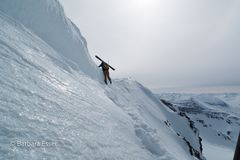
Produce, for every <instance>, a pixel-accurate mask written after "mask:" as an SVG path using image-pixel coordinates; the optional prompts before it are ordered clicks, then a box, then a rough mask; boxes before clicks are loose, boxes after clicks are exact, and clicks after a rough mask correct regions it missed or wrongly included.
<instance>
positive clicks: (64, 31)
mask: <svg viewBox="0 0 240 160" xmlns="http://www.w3.org/2000/svg"><path fill="white" fill-rule="evenodd" d="M0 3H1V4H0V10H1V11H2V12H4V13H5V14H7V15H8V16H11V17H13V18H14V19H15V20H17V21H19V22H20V23H21V24H23V25H25V26H26V27H27V28H28V29H30V30H31V31H33V32H34V33H35V34H36V35H37V36H38V37H40V38H41V39H42V40H44V41H45V42H46V43H48V45H50V46H51V47H52V48H54V49H55V50H56V51H57V52H58V53H60V54H62V55H63V56H65V57H67V58H68V59H66V60H65V61H67V62H68V64H69V65H71V67H72V68H74V69H75V70H79V69H81V70H82V71H83V72H84V73H85V74H87V75H90V76H91V77H92V78H95V79H96V78H97V75H98V74H97V70H96V65H95V64H94V63H93V61H92V59H91V58H90V56H89V53H88V49H87V43H86V40H85V39H84V38H83V37H82V35H81V33H80V31H79V29H78V28H77V27H76V26H75V25H74V24H73V23H72V22H71V21H70V20H69V19H68V18H66V17H65V14H64V10H63V8H62V6H61V5H60V3H59V2H58V1H57V0H1V2H0Z"/></svg>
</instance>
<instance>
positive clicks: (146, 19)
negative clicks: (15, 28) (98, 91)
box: [60, 0, 240, 88]
mask: <svg viewBox="0 0 240 160" xmlns="http://www.w3.org/2000/svg"><path fill="white" fill-rule="evenodd" d="M60 2H61V3H62V4H63V5H64V8H65V12H66V14H67V15H68V16H69V17H70V18H71V19H72V21H73V22H74V23H75V24H76V25H77V26H78V27H79V28H80V30H81V32H82V34H83V36H84V37H85V38H86V39H87V42H88V48H89V51H90V53H91V55H92V56H93V55H95V54H98V55H99V56H100V57H102V58H103V59H105V60H107V61H110V64H111V65H112V66H114V67H116V69H117V71H116V72H112V77H113V78H116V77H133V78H134V79H136V80H138V81H140V82H142V83H143V84H145V85H147V86H148V87H150V88H161V87H164V88H166V87H191V86H194V87H200V86H217V85H224V86H226V85H240V74H239V73H240V64H239V60H240V17H239V16H240V9H239V8H240V1H239V0H200V1H196V0H60ZM96 62H97V61H96Z"/></svg>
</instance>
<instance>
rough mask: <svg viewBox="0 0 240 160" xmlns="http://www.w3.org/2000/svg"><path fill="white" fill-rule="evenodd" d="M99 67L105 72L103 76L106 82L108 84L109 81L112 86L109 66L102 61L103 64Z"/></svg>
mask: <svg viewBox="0 0 240 160" xmlns="http://www.w3.org/2000/svg"><path fill="white" fill-rule="evenodd" d="M98 67H102V71H103V75H104V82H105V83H106V84H107V79H108V80H109V82H110V83H111V84H112V80H111V78H110V76H109V66H108V64H107V63H105V62H104V61H102V63H101V64H100V65H99V66H98Z"/></svg>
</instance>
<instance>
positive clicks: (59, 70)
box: [0, 0, 239, 160]
mask: <svg viewBox="0 0 240 160" xmlns="http://www.w3.org/2000/svg"><path fill="white" fill-rule="evenodd" d="M46 17H47V18H46ZM0 24H1V26H0V128H1V129H0V159H4V160H7V159H16V160H22V159H24V160H35V159H36V160H37V159H59V160H61V159H62V160H65V159H76V160H79V159H80V160H196V159H199V160H205V159H206V158H205V155H206V157H207V156H208V157H211V156H210V154H211V153H210V152H206V151H205V148H204V147H205V146H206V147H207V142H209V144H211V146H208V147H207V148H208V149H211V150H215V148H214V146H213V145H212V144H213V142H218V143H216V144H217V145H222V146H226V148H227V149H229V153H230V154H231V153H232V151H233V146H234V142H235V141H236V140H235V138H236V135H237V130H238V128H239V126H238V124H237V122H239V121H238V119H237V118H238V117H239V114H238V115H235V114H234V113H233V110H230V109H229V108H230V107H229V105H230V101H231V103H234V104H235V103H237V102H236V101H234V100H232V99H231V97H225V96H224V97H222V98H223V99H224V98H225V99H226V100H228V101H229V103H223V101H216V100H215V99H213V100H212V99H210V100H208V99H204V100H206V101H207V102H209V103H208V105H206V107H207V109H209V110H210V109H211V111H212V110H213V109H214V108H216V107H214V106H216V105H217V107H219V106H220V107H222V108H224V111H225V112H224V113H226V114H228V115H225V114H224V115H223V116H227V118H226V117H224V120H227V119H229V120H230V121H231V123H233V124H234V125H232V127H230V126H229V125H228V124H229V123H230V122H229V121H228V122H227V123H226V124H225V123H224V127H223V128H221V126H222V124H221V122H220V121H217V120H213V122H212V123H211V124H212V125H213V124H214V126H213V127H212V129H211V130H210V129H209V130H210V131H206V132H205V131H204V132H202V130H203V127H202V125H203V124H202V122H201V121H199V122H200V123H196V121H197V120H198V119H196V117H192V114H190V113H189V112H186V110H184V109H185V108H186V107H185V108H184V106H185V104H187V105H188V104H195V103H197V102H195V101H194V103H192V102H191V103H185V104H182V105H183V110H181V108H179V107H177V106H176V105H177V104H175V101H174V103H173V102H172V101H170V99H169V97H171V95H167V96H165V101H163V100H162V96H160V97H161V98H159V95H157V96H156V95H154V94H153V93H152V92H151V91H150V90H148V89H147V88H145V87H144V86H142V85H141V84H140V83H138V82H136V81H134V80H131V79H115V80H113V84H112V85H108V86H107V85H105V84H103V80H102V75H101V74H102V73H101V71H100V70H98V68H97V66H96V65H95V64H94V63H93V62H92V60H91V58H90V56H89V54H88V51H87V45H86V41H85V40H84V38H83V37H82V36H81V34H80V32H79V30H78V29H77V28H76V26H75V25H74V24H73V23H72V22H71V21H70V20H69V19H68V18H66V17H65V14H64V11H63V9H62V7H61V5H60V4H59V2H58V1H57V0H41V1H39V0H21V1H19V0H11V1H9V0H2V1H1V2H0ZM70 52H71V53H70ZM221 96H222V95H221ZM166 97H167V98H166ZM201 97H202V96H200V98H201ZM200 98H199V99H200ZM174 99H175V98H174ZM167 101H169V102H167ZM199 101H200V100H199ZM177 102H178V101H176V103H177ZM203 102H204V104H205V103H207V102H205V101H203ZM199 106H201V107H202V106H204V105H202V104H201V105H200V104H199ZM190 107H191V106H190ZM201 107H200V108H201ZM204 107H205V106H204ZM203 110H204V111H205V109H203ZM222 110H223V109H221V110H219V109H217V111H218V112H220V111H222ZM234 110H238V107H237V106H236V107H235V108H234ZM194 111H195V110H194ZM204 113H205V112H204ZM202 116H204V115H202ZM199 120H200V119H199ZM201 120H202V119H201ZM204 120H205V119H204ZM215 121H216V122H215ZM215 124H218V125H216V127H217V128H215ZM207 125H209V124H207ZM237 127H238V128H237ZM226 129H228V130H229V131H230V133H229V135H226V133H225V132H224V131H225V130H226ZM212 130H214V131H212ZM217 131H218V132H217ZM204 133H206V134H204ZM208 133H210V135H208ZM215 133H219V134H220V136H218V139H215V138H216V137H217V136H216V135H215ZM211 137H213V138H214V139H211ZM205 138H206V139H205ZM224 138H226V139H227V140H226V139H224ZM228 138H230V139H231V140H228ZM211 147H212V148H211ZM217 148H218V149H219V150H218V151H220V148H221V149H223V151H224V152H225V151H226V150H224V147H219V146H217ZM214 153H216V151H215V152H214ZM222 154H225V153H222ZM230 154H228V155H230ZM228 155H227V156H228ZM209 159H210V158H209ZM210 160H211V159H210Z"/></svg>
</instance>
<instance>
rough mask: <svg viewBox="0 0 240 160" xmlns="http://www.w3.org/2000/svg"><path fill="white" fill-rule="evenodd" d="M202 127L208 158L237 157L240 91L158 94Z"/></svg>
mask: <svg viewBox="0 0 240 160" xmlns="http://www.w3.org/2000/svg"><path fill="white" fill-rule="evenodd" d="M158 97H159V100H160V101H162V102H163V103H165V104H166V105H167V106H169V107H170V108H173V109H174V110H176V111H178V112H180V113H184V114H186V115H187V116H188V117H189V119H190V120H191V121H192V123H193V124H194V126H195V127H196V128H197V129H198V130H199V135H200V137H201V138H202V144H203V154H204V155H205V156H206V158H207V159H210V160H211V159H222V160H226V159H233V154H234V153H233V152H234V150H235V147H236V141H237V137H238V133H239V128H240V94H237V93H223V94H177V93H175V94H173V93H169V94H166V93H165V94H158Z"/></svg>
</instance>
